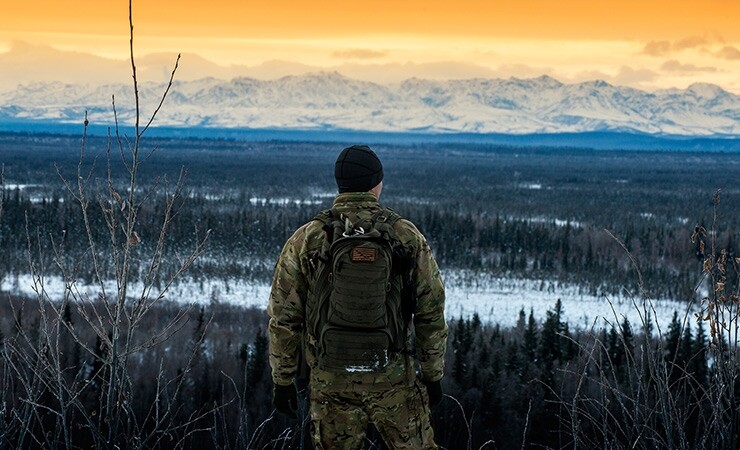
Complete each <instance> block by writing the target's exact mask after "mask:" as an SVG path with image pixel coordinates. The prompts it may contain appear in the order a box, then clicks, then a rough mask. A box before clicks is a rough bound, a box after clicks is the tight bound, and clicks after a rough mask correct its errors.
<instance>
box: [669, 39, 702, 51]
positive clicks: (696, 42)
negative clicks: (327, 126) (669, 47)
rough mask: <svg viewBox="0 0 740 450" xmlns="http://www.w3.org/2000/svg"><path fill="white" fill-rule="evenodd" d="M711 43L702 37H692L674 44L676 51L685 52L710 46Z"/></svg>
mask: <svg viewBox="0 0 740 450" xmlns="http://www.w3.org/2000/svg"><path fill="white" fill-rule="evenodd" d="M709 44H710V42H709V40H708V39H707V38H704V37H701V36H691V37H687V38H684V39H681V40H680V41H677V42H674V43H673V49H674V50H685V49H687V48H696V47H702V46H705V45H709Z"/></svg>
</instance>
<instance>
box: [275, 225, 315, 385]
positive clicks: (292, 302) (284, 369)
mask: <svg viewBox="0 0 740 450" xmlns="http://www.w3.org/2000/svg"><path fill="white" fill-rule="evenodd" d="M306 228H307V227H306V226H305V225H304V226H303V227H301V228H299V229H298V230H297V231H296V232H295V233H294V234H293V236H292V237H291V238H290V239H288V242H286V243H285V246H284V247H283V250H282V252H281V254H280V258H279V259H278V261H277V264H275V276H274V278H273V281H272V290H271V291H270V301H269V304H268V306H267V314H268V315H269V316H270V323H269V326H268V334H269V341H270V366H271V368H272V381H273V382H274V383H275V384H280V385H288V384H291V383H292V382H293V377H295V375H296V373H297V372H298V352H299V348H300V346H301V340H302V333H303V326H304V317H305V300H306V295H307V292H308V282H307V280H306V276H305V273H306V272H305V271H304V270H303V269H304V268H303V267H302V264H303V263H302V258H301V256H302V254H303V249H304V247H305V235H306Z"/></svg>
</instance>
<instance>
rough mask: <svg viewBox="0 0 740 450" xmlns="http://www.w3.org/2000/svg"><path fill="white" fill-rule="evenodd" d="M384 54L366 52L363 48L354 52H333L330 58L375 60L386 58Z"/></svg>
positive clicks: (371, 51) (373, 51) (372, 51)
mask: <svg viewBox="0 0 740 450" xmlns="http://www.w3.org/2000/svg"><path fill="white" fill-rule="evenodd" d="M387 54H388V53H386V52H378V51H375V50H368V49H364V48H357V49H354V50H344V51H338V52H334V53H333V54H332V56H334V57H335V58H341V59H376V58H382V57H384V56H386V55H387Z"/></svg>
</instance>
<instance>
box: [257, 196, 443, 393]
mask: <svg viewBox="0 0 740 450" xmlns="http://www.w3.org/2000/svg"><path fill="white" fill-rule="evenodd" d="M334 208H335V209H336V210H337V211H339V212H341V213H343V214H345V215H347V216H348V217H349V218H350V220H353V221H354V219H356V218H359V219H362V218H365V217H370V216H371V215H372V214H373V213H374V212H376V211H377V210H378V209H380V205H379V204H378V200H377V199H376V197H375V196H374V195H373V194H371V193H369V192H352V193H343V194H339V195H338V196H337V197H336V199H335V200H334ZM322 226H323V224H322V223H321V222H319V221H317V220H313V221H311V222H308V223H307V224H305V225H303V226H302V227H300V228H299V229H298V230H297V231H296V232H295V233H294V234H293V236H292V237H291V238H290V239H288V241H287V242H286V244H285V246H284V247H283V250H282V253H281V254H280V258H279V259H278V261H277V264H276V265H275V276H274V278H273V283H272V291H271V293H270V301H269V305H268V307H267V312H268V314H269V316H270V323H269V328H268V331H269V340H270V366H271V367H272V379H273V382H274V383H275V384H280V385H288V384H290V383H292V382H293V378H294V377H295V376H296V375H297V372H298V369H299V368H298V353H299V348H302V350H303V353H304V355H305V358H306V362H307V364H308V366H309V368H310V369H311V377H310V382H311V384H312V386H313V387H314V388H315V389H322V390H346V391H351V390H358V389H362V390H372V389H373V388H377V389H384V388H386V387H387V385H388V384H391V385H393V384H397V383H400V382H403V381H404V380H405V381H407V382H409V383H410V382H412V381H413V378H414V369H413V361H411V359H410V357H408V356H404V355H401V354H395V355H394V356H393V359H392V363H391V364H390V365H389V367H388V368H387V369H386V371H384V372H382V373H373V374H352V373H348V374H335V373H327V372H325V371H322V370H320V369H319V368H318V367H317V365H316V356H315V355H316V348H315V347H314V345H313V343H312V342H309V339H308V338H307V336H306V332H305V328H306V327H305V316H306V310H305V304H306V299H307V296H308V283H309V279H310V274H311V273H312V267H311V255H313V254H315V252H318V251H319V250H320V249H321V246H322V244H323V240H324V232H323V230H322ZM394 229H395V231H396V234H397V235H398V238H399V240H400V241H401V243H402V244H403V245H404V247H406V248H407V249H409V250H410V254H411V255H413V256H414V257H415V259H416V263H417V267H416V269H415V270H414V272H413V274H412V276H413V280H414V282H415V284H416V291H417V305H416V310H415V311H414V318H413V328H414V335H415V339H414V346H415V350H416V356H417V359H418V362H419V367H420V369H421V377H422V379H424V380H427V381H436V380H439V379H441V378H442V374H443V368H444V367H443V366H444V354H445V350H446V346H447V324H446V322H445V318H444V302H445V293H444V285H443V283H442V278H441V276H440V273H439V268H438V267H437V263H436V261H435V260H434V257H433V256H432V252H431V250H430V248H429V245H428V244H427V242H426V239H425V238H424V236H423V235H422V234H421V233H420V232H419V230H417V228H416V227H415V226H414V225H413V224H412V223H411V222H409V221H408V220H404V219H401V220H399V221H397V222H396V223H395V226H394ZM409 332H411V330H409Z"/></svg>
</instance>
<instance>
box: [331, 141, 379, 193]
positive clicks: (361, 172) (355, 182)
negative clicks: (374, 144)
mask: <svg viewBox="0 0 740 450" xmlns="http://www.w3.org/2000/svg"><path fill="white" fill-rule="evenodd" d="M334 178H336V179H337V187H338V188H339V192H367V191H369V190H370V189H372V188H374V187H375V186H377V185H378V183H380V182H381V181H382V180H383V164H381V163H380V159H378V156H377V155H376V154H375V152H373V151H372V150H370V147H368V146H367V145H353V146H352V147H347V148H345V149H344V150H342V153H340V154H339V157H337V162H336V164H335V165H334Z"/></svg>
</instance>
